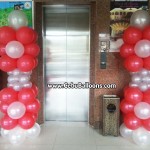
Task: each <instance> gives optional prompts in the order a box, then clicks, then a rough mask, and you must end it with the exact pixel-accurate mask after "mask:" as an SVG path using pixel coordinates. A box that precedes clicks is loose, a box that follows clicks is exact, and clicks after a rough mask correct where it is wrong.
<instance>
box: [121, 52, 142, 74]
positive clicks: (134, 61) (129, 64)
mask: <svg viewBox="0 0 150 150" xmlns="http://www.w3.org/2000/svg"><path fill="white" fill-rule="evenodd" d="M124 67H125V68H126V69H127V70H128V71H129V72H137V71H139V70H141V69H142V68H143V59H142V58H140V57H138V56H136V55H131V56H129V57H128V58H126V60H125V62H124Z"/></svg>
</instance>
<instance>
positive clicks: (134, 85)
mask: <svg viewBox="0 0 150 150" xmlns="http://www.w3.org/2000/svg"><path fill="white" fill-rule="evenodd" d="M129 86H130V87H138V86H139V85H138V84H136V83H133V82H131V83H129Z"/></svg>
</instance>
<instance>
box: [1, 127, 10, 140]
mask: <svg viewBox="0 0 150 150" xmlns="http://www.w3.org/2000/svg"><path fill="white" fill-rule="evenodd" d="M9 132H10V130H5V129H3V128H1V136H2V137H3V138H8V135H9Z"/></svg>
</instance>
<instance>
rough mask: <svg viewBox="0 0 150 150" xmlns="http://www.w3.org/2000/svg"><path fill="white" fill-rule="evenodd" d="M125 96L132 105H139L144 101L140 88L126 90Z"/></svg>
mask: <svg viewBox="0 0 150 150" xmlns="http://www.w3.org/2000/svg"><path fill="white" fill-rule="evenodd" d="M124 96H125V99H126V101H128V102H129V103H132V104H134V105H135V104H137V103H139V102H141V101H142V99H143V93H142V92H141V91H140V89H139V88H136V87H129V88H127V89H126V90H125V92H124Z"/></svg>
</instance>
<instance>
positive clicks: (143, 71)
mask: <svg viewBox="0 0 150 150" xmlns="http://www.w3.org/2000/svg"><path fill="white" fill-rule="evenodd" d="M139 74H140V75H142V76H146V75H148V74H149V71H148V70H147V69H141V70H140V71H139Z"/></svg>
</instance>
